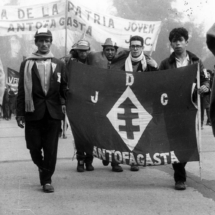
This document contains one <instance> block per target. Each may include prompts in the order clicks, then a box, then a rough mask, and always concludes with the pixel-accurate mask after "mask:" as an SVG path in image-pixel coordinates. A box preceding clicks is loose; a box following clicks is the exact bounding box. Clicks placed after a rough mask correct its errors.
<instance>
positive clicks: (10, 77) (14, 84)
mask: <svg viewBox="0 0 215 215" xmlns="http://www.w3.org/2000/svg"><path fill="white" fill-rule="evenodd" d="M18 84H19V72H17V71H15V70H14V69H11V68H9V67H8V68H7V85H8V86H9V87H10V93H11V94H14V95H16V94H17V93H18Z"/></svg>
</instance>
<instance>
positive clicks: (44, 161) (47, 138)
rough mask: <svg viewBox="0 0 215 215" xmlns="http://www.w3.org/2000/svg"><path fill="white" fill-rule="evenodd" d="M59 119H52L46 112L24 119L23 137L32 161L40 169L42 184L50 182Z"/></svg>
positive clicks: (54, 161)
mask: <svg viewBox="0 0 215 215" xmlns="http://www.w3.org/2000/svg"><path fill="white" fill-rule="evenodd" d="M60 126H61V120H57V119H53V118H51V117H50V115H49V113H48V112H46V114H45V116H44V117H43V119H41V120H38V121H26V123H25V139H26V143H27V148H28V149H29V150H30V154H31V158H32V160H33V162H34V163H35V164H36V165H37V166H38V168H39V170H41V171H40V172H41V174H40V182H41V184H42V185H44V184H46V183H51V182H52V181H51V177H52V175H53V173H54V171H55V165H56V159H57V147H58V138H59V132H60Z"/></svg>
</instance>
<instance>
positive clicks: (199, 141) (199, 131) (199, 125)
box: [197, 63, 202, 180]
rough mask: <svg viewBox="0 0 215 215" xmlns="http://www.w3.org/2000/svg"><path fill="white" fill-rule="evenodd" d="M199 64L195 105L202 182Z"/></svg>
mask: <svg viewBox="0 0 215 215" xmlns="http://www.w3.org/2000/svg"><path fill="white" fill-rule="evenodd" d="M199 89H200V64H199V63H198V69H197V105H198V149H199V174H200V179H201V180H202V163H201V152H202V145H201V144H202V143H201V140H202V133H201V105H200V94H199Z"/></svg>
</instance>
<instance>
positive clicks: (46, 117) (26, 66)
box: [16, 27, 210, 193]
mask: <svg viewBox="0 0 215 215" xmlns="http://www.w3.org/2000/svg"><path fill="white" fill-rule="evenodd" d="M188 39H189V36H188V31H187V30H186V29H185V28H183V27H182V28H175V29H173V30H172V31H171V32H170V34H169V41H170V44H171V47H172V49H173V52H172V54H171V55H170V56H169V57H168V58H166V59H165V60H163V61H162V62H161V64H160V66H158V64H157V63H156V61H155V60H154V59H152V58H151V57H150V56H148V55H146V54H144V39H143V38H142V37H140V36H132V37H131V38H130V41H129V47H128V48H129V49H128V50H122V51H120V52H118V48H119V47H118V46H117V44H116V43H115V42H114V41H113V39H112V38H107V39H106V40H105V43H104V44H103V45H102V47H103V50H102V51H100V52H91V51H90V43H89V42H88V41H87V40H84V39H82V40H79V41H78V42H77V43H76V44H74V45H73V47H72V49H71V51H70V55H69V56H68V57H67V58H65V62H63V61H61V60H59V59H56V58H55V57H54V56H53V54H52V53H51V51H50V47H51V44H52V33H51V32H50V30H48V29H44V28H41V29H39V30H37V32H36V33H35V45H36V46H37V48H38V50H37V52H36V53H32V54H31V55H30V56H29V57H27V58H26V59H25V60H24V61H23V62H22V64H21V67H20V79H19V87H18V97H17V117H16V120H17V124H18V126H19V127H21V128H24V127H25V138H26V143H27V148H28V149H29V150H30V154H31V158H32V160H33V162H34V163H35V164H36V165H37V167H38V170H39V177H40V183H41V185H42V188H43V191H44V192H47V193H50V192H54V187H53V185H52V180H51V177H52V175H53V173H54V171H55V165H56V159H57V146H58V139H59V132H60V130H61V120H63V118H64V114H65V111H66V108H65V101H66V95H67V91H68V85H67V81H68V78H67V75H68V74H67V73H68V70H67V68H68V67H69V66H68V65H69V64H70V63H71V62H72V61H76V62H78V63H81V64H87V65H93V66H96V67H99V68H104V69H117V70H122V71H129V72H150V71H158V72H159V70H166V69H172V68H179V67H184V66H188V65H191V64H195V63H199V65H200V88H199V90H198V92H199V93H200V94H202V95H203V94H204V93H208V92H209V88H210V82H209V78H208V76H207V74H206V73H205V69H204V66H203V64H202V62H201V60H200V59H199V58H198V57H197V56H196V55H194V54H193V53H191V52H189V51H187V45H188ZM59 94H60V96H59ZM75 145H76V149H77V161H78V163H77V171H78V172H84V171H85V170H87V171H93V170H94V167H93V165H92V163H93V154H92V153H93V152H92V153H86V152H85V151H84V150H83V148H82V147H81V144H79V143H78V142H75ZM102 163H103V165H104V166H107V165H108V164H109V162H108V161H102ZM185 165H186V163H175V164H173V169H174V180H175V189H176V190H185V189H186V184H185V182H186V171H185ZM111 166H112V171H114V172H122V171H123V169H122V167H121V166H120V165H119V164H118V163H113V162H111ZM130 170H131V171H139V166H131V167H130Z"/></svg>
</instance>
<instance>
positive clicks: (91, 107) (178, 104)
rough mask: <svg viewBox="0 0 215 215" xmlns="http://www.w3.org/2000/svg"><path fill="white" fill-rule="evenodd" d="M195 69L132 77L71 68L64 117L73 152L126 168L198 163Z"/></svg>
mask: <svg viewBox="0 0 215 215" xmlns="http://www.w3.org/2000/svg"><path fill="white" fill-rule="evenodd" d="M196 74H197V66H196V65H192V66H188V67H183V68H179V69H172V70H165V71H156V72H143V73H132V72H123V71H117V70H105V69H100V68H96V67H93V66H87V65H81V64H77V63H75V62H72V63H70V64H69V93H68V103H67V115H68V118H69V122H70V125H71V128H72V132H73V135H74V139H75V143H76V145H77V148H79V147H81V148H82V149H84V150H85V151H86V152H88V153H90V152H92V151H93V153H94V156H96V157H98V158H100V159H103V160H108V161H110V162H118V163H123V164H128V165H132V164H134V165H142V166H150V165H165V164H171V163H175V162H176V163H177V162H187V161H198V160H199V154H198V150H197V138H196V114H197V109H196V108H195V106H194V105H193V103H192V101H191V97H192V96H191V91H192V85H193V83H194V82H195V78H196Z"/></svg>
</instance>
